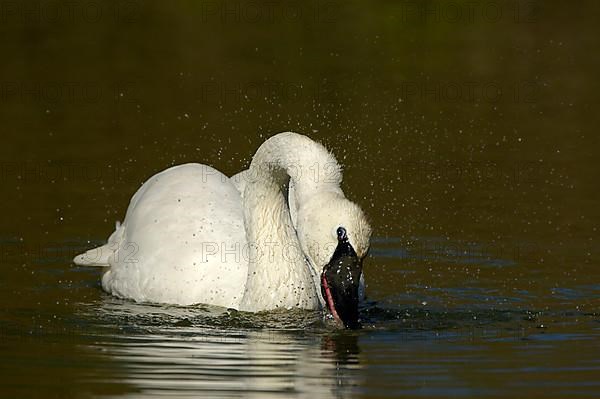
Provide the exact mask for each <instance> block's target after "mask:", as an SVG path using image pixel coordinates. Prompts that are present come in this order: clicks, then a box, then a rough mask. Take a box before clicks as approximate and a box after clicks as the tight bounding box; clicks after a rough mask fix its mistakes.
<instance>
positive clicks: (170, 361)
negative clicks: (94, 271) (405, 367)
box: [94, 303, 361, 398]
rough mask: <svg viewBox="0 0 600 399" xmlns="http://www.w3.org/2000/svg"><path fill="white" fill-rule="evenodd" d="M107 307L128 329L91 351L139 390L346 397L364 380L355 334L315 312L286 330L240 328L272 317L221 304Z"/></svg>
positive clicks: (106, 338) (288, 321)
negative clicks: (210, 306) (255, 317)
mask: <svg viewBox="0 0 600 399" xmlns="http://www.w3.org/2000/svg"><path fill="white" fill-rule="evenodd" d="M106 305H108V306H103V308H104V310H105V311H106V312H105V314H106V315H108V314H109V313H108V312H111V313H110V314H111V316H110V318H113V321H115V322H117V323H118V324H121V325H123V324H125V325H126V326H127V327H126V329H125V331H124V333H121V334H110V335H105V336H103V337H102V338H101V341H100V342H98V343H97V344H96V345H97V346H98V347H97V348H94V349H100V350H102V351H104V352H103V353H105V354H106V355H107V356H109V357H110V358H111V360H112V361H115V362H116V363H117V364H118V365H119V368H120V369H121V373H122V374H121V375H120V376H119V378H120V379H121V382H125V383H127V385H129V386H131V387H132V388H133V390H134V391H137V392H139V393H140V395H141V396H149V395H176V396H184V395H191V396H195V395H202V396H204V395H205V396H210V397H232V396H233V397H237V396H244V397H248V396H250V397H260V398H263V397H267V396H274V397H279V396H282V395H286V396H289V395H292V396H300V397H305V396H311V395H314V396H315V397H347V396H349V395H351V394H352V393H353V392H354V391H355V390H356V388H357V386H360V385H361V380H360V378H361V377H360V375H361V373H360V361H359V353H360V351H359V345H358V342H357V341H358V335H356V334H355V333H352V332H346V331H332V330H327V329H326V328H324V327H322V325H321V324H320V323H312V322H314V321H315V318H318V317H319V316H318V315H316V316H315V315H310V317H308V320H310V321H311V322H307V320H306V319H302V318H301V317H300V318H299V320H300V322H301V324H302V325H299V326H297V327H296V328H290V327H289V326H288V324H291V323H292V322H293V317H292V316H289V318H287V319H285V320H284V321H283V322H282V324H285V325H286V328H281V326H277V325H275V327H272V326H271V327H267V328H264V327H262V328H257V327H256V326H254V327H252V326H250V328H248V327H246V328H240V327H239V324H244V323H251V322H254V323H256V324H269V323H268V322H269V321H271V322H273V320H272V318H273V317H274V316H273V315H269V316H264V317H263V318H262V319H261V318H260V317H259V319H258V320H254V321H253V320H251V319H248V318H247V317H249V316H248V315H245V316H242V317H240V315H239V314H235V313H234V314H232V313H228V312H223V311H222V310H221V311H215V310H212V311H211V310H209V309H204V310H203V311H202V312H201V313H202V314H201V316H198V315H197V314H194V315H193V316H192V314H193V313H194V311H191V310H189V309H184V308H169V309H166V308H162V307H148V306H143V305H135V304H131V305H124V304H123V303H121V305H122V307H120V309H119V310H117V308H118V306H117V304H115V303H113V304H106ZM149 309H151V311H149ZM140 310H142V311H141V312H140ZM115 311H116V312H115ZM195 312H196V313H197V310H196V311H195ZM119 313H120V314H119ZM116 314H119V316H118V320H116V319H114V317H115V315H116ZM281 316H282V317H286V316H284V315H281ZM243 317H246V319H244V318H243ZM250 317H252V316H250ZM177 319H178V320H177ZM176 320H177V321H176ZM107 321H108V320H107ZM211 323H212V325H222V327H220V328H215V327H211V326H209V324H211ZM161 324H162V325H161ZM227 324H229V326H227ZM236 324H237V325H238V326H236ZM275 324H277V323H275Z"/></svg>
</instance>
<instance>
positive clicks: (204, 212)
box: [74, 132, 371, 327]
mask: <svg viewBox="0 0 600 399" xmlns="http://www.w3.org/2000/svg"><path fill="white" fill-rule="evenodd" d="M341 180H342V172H341V167H340V165H339V164H338V162H337V161H336V159H335V157H334V156H333V154H331V153H330V152H329V151H327V150H326V149H325V147H323V146H322V145H321V144H319V143H317V142H315V141H313V140H311V139H310V138H308V137H306V136H304V135H301V134H298V133H293V132H284V133H279V134H276V135H274V136H272V137H270V138H269V139H267V140H266V141H265V142H264V143H263V144H262V145H261V146H260V147H259V148H258V150H257V151H256V153H255V155H254V156H253V158H252V161H251V163H250V167H249V168H248V169H247V170H245V171H243V172H241V173H239V174H237V175H235V176H233V177H232V178H229V177H227V176H225V175H224V174H223V173H221V172H219V171H218V170H216V169H214V168H212V167H210V166H207V165H202V164H194V163H190V164H184V165H178V166H174V167H171V168H169V169H166V170H164V171H162V172H159V173H157V174H156V175H154V176H152V177H151V178H150V179H148V180H147V181H146V182H145V183H144V184H143V185H142V186H141V187H140V188H139V189H138V190H137V192H136V193H135V194H134V195H133V197H132V199H131V201H130V204H129V207H128V209H127V212H126V214H125V218H124V220H123V223H119V222H117V225H116V228H115V231H114V232H113V233H112V234H111V235H110V237H109V238H108V241H107V243H106V244H105V245H103V246H100V247H98V248H94V249H90V250H89V251H86V252H85V253H83V254H80V255H77V256H76V257H75V258H74V263H75V264H77V265H82V266H101V267H105V268H106V270H105V271H104V273H103V276H102V288H103V289H104V290H105V291H106V292H108V293H110V294H112V295H115V296H117V297H121V298H127V299H132V300H134V301H137V302H154V303H166V304H176V305H184V306H185V305H192V304H199V303H202V304H208V305H217V306H223V307H227V308H234V309H238V310H241V311H248V312H258V311H267V310H274V309H279V308H283V309H290V308H301V309H310V310H317V309H325V310H327V311H328V312H329V313H330V315H331V316H332V317H333V319H334V320H335V322H336V323H338V324H339V325H344V326H346V327H352V326H356V325H358V305H359V299H360V297H361V296H362V295H363V293H364V280H363V278H362V265H363V259H364V258H365V256H366V255H367V252H368V250H369V245H370V236H371V227H370V225H369V223H368V221H367V218H366V216H365V214H364V213H363V211H362V209H361V208H360V207H359V206H358V205H356V204H355V203H353V202H351V201H350V200H348V199H347V198H346V197H345V195H344V193H343V192H342V190H341V188H340V183H341Z"/></svg>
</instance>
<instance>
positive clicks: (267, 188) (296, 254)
mask: <svg viewBox="0 0 600 399" xmlns="http://www.w3.org/2000/svg"><path fill="white" fill-rule="evenodd" d="M245 178H246V184H245V190H244V195H243V204H244V223H245V227H246V235H247V238H248V245H249V254H248V255H249V259H248V260H249V264H248V280H247V282H246V288H245V292H244V297H243V299H242V302H241V306H240V308H241V310H250V311H257V310H268V309H274V308H278V307H283V308H290V307H300V308H305V309H315V308H318V307H319V295H318V291H317V289H316V286H315V284H314V280H313V276H312V275H311V273H312V272H311V268H310V267H309V266H308V264H307V260H306V256H305V255H304V253H303V252H302V249H301V248H302V247H301V245H300V242H299V240H298V237H297V235H296V230H295V228H294V226H293V223H292V220H291V216H290V207H292V208H295V206H296V205H295V204H298V205H301V204H302V203H303V202H304V201H306V200H308V198H310V197H311V196H313V195H315V194H317V193H318V192H321V191H334V192H340V193H341V190H340V188H339V184H340V181H341V171H340V166H339V164H338V163H337V161H336V160H335V158H334V157H333V156H332V155H331V154H330V153H329V152H328V151H327V150H326V149H325V148H324V147H323V146H321V145H320V144H318V143H315V142H314V141H312V140H310V139H309V138H307V137H305V136H302V135H299V134H296V133H281V134H278V135H276V136H273V137H271V138H270V139H269V140H267V141H265V143H264V144H263V145H261V146H260V148H259V149H258V150H257V152H256V154H255V155H254V157H253V159H252V163H251V165H250V169H249V170H248V173H247V174H246V176H245ZM290 186H293V188H294V192H293V194H292V195H291V199H290V201H289V202H290V203H291V204H290V203H288V197H287V194H288V189H289V187H290ZM294 210H295V209H294Z"/></svg>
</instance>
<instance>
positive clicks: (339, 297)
mask: <svg viewBox="0 0 600 399" xmlns="http://www.w3.org/2000/svg"><path fill="white" fill-rule="evenodd" d="M297 231H298V237H299V239H300V243H301V245H302V250H303V252H304V253H305V254H306V255H307V257H308V258H309V260H310V263H311V266H312V267H313V268H314V269H315V272H316V275H318V276H320V279H319V284H320V289H318V290H317V291H320V293H321V295H322V297H323V304H324V306H325V307H326V308H327V310H328V311H329V312H330V313H331V314H332V315H333V317H334V318H335V319H336V321H337V322H338V323H343V324H344V325H345V326H346V327H356V326H357V325H358V302H359V293H358V291H359V284H360V277H361V275H362V264H363V259H364V258H365V256H366V255H367V252H368V250H369V243H370V238H371V227H370V225H369V223H368V222H367V218H366V217H365V215H364V213H363V211H362V209H360V207H359V206H358V205H356V204H355V203H353V202H351V201H349V200H348V199H346V198H345V197H344V196H343V195H341V194H339V193H334V192H328V193H319V194H318V195H315V196H314V197H312V198H311V199H310V200H308V201H307V202H306V203H303V204H302V205H301V206H300V208H299V209H298V219H297Z"/></svg>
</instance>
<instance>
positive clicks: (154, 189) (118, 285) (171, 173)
mask: <svg viewBox="0 0 600 399" xmlns="http://www.w3.org/2000/svg"><path fill="white" fill-rule="evenodd" d="M121 229H122V232H121V233H120V237H119V239H120V241H119V243H118V245H116V248H114V250H113V251H112V253H111V254H110V255H109V256H108V258H107V261H108V263H109V264H110V266H111V267H110V269H109V270H108V271H107V272H106V273H105V274H104V276H103V278H102V286H103V288H104V289H105V290H106V291H108V292H110V293H112V294H114V295H117V296H122V297H127V298H132V299H135V300H137V301H148V302H163V303H174V304H180V305H189V304H194V303H206V304H213V305H219V306H227V307H237V305H238V303H239V301H240V300H241V296H242V294H243V292H244V286H245V282H246V279H247V263H248V262H247V259H245V258H246V257H245V256H244V250H245V248H246V247H247V245H246V234H245V230H244V224H243V212H242V204H241V197H240V195H239V193H238V191H237V190H236V188H235V186H234V185H233V184H232V183H231V182H230V180H229V179H228V178H227V177H226V176H225V175H223V174H222V173H220V172H218V171H217V170H215V169H213V168H211V167H209V166H206V165H199V164H186V165H180V166H176V167H173V168H170V169H167V170H165V171H163V172H161V173H159V174H157V175H155V176H153V177H152V178H150V179H149V180H148V181H147V182H146V183H144V185H143V186H142V187H140V189H139V190H138V192H137V193H136V194H135V195H134V196H133V198H132V200H131V203H130V205H129V208H128V209H127V215H126V217H125V220H124V222H123V225H122V226H121Z"/></svg>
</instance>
